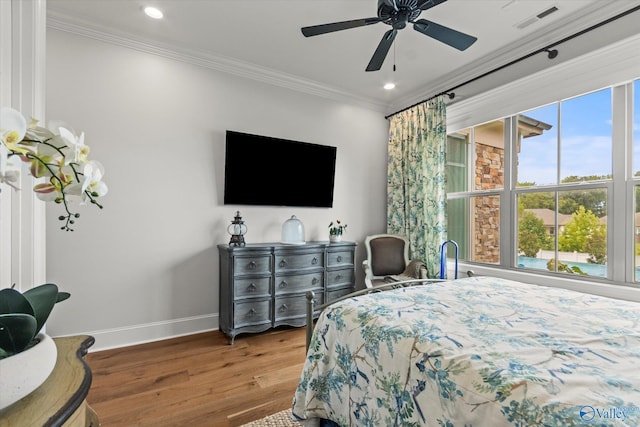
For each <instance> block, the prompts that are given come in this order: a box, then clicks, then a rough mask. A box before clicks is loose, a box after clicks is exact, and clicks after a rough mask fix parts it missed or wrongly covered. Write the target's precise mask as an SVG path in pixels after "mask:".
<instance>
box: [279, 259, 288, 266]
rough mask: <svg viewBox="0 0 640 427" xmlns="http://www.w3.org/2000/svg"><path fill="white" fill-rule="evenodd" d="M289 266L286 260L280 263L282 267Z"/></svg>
mask: <svg viewBox="0 0 640 427" xmlns="http://www.w3.org/2000/svg"><path fill="white" fill-rule="evenodd" d="M286 266H287V261H286V260H284V259H283V260H282V261H280V267H286Z"/></svg>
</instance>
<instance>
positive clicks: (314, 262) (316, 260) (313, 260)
mask: <svg viewBox="0 0 640 427" xmlns="http://www.w3.org/2000/svg"><path fill="white" fill-rule="evenodd" d="M317 263H318V258H316V257H313V259H312V260H311V264H313V265H316V264H317Z"/></svg>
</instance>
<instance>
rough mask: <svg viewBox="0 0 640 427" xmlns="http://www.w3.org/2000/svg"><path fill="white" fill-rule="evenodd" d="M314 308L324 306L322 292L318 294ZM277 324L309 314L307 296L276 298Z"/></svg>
mask: <svg viewBox="0 0 640 427" xmlns="http://www.w3.org/2000/svg"><path fill="white" fill-rule="evenodd" d="M313 300H314V306H318V305H320V304H324V297H323V293H322V292H316V294H315V297H314V299H313ZM275 308H276V313H275V314H276V319H275V320H276V322H277V321H279V320H283V319H290V318H293V317H304V316H306V314H307V298H306V297H305V295H302V294H298V295H290V296H280V297H276V305H275Z"/></svg>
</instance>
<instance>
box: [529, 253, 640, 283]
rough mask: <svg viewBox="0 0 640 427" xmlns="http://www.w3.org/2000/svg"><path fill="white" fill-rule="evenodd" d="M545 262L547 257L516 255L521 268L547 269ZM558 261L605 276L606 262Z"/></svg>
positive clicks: (590, 274) (590, 273) (596, 275)
mask: <svg viewBox="0 0 640 427" xmlns="http://www.w3.org/2000/svg"><path fill="white" fill-rule="evenodd" d="M547 262H549V260H548V259H544V258H531V257H526V256H519V257H518V267H522V268H535V269H537V270H547ZM560 262H562V263H564V264H567V265H568V266H569V267H578V268H579V269H580V270H581V271H583V272H584V273H586V274H588V275H589V276H595V277H607V265H606V264H589V263H588V262H573V261H562V260H560ZM638 277H639V276H638V269H636V280H638V279H637V278H638Z"/></svg>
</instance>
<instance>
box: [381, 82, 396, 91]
mask: <svg viewBox="0 0 640 427" xmlns="http://www.w3.org/2000/svg"><path fill="white" fill-rule="evenodd" d="M395 87H396V84H395V83H387V84H385V85H384V88H385V89H386V90H391V89H394V88H395Z"/></svg>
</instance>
